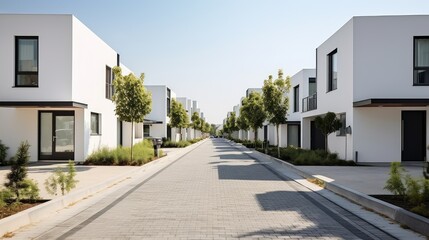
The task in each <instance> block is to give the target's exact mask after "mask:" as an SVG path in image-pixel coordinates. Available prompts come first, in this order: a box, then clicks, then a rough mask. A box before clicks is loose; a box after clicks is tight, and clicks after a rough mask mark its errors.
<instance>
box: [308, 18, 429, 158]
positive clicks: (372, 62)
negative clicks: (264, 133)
mask: <svg viewBox="0 0 429 240" xmlns="http://www.w3.org/2000/svg"><path fill="white" fill-rule="evenodd" d="M428 27H429V16H376V17H354V18H352V19H351V20H350V21H349V22H347V23H346V24H345V25H344V26H343V27H342V28H340V29H339V30H338V31H337V32H336V33H335V34H334V35H332V36H331V37H330V38H329V39H328V40H326V41H325V42H324V43H323V44H322V45H320V46H319V47H318V48H317V109H315V110H312V111H308V112H304V113H302V116H303V118H304V119H303V125H302V128H303V129H309V128H310V127H309V125H310V121H311V119H312V118H313V117H315V116H317V115H322V114H325V113H326V112H328V111H330V112H334V113H336V114H338V115H340V114H345V115H346V126H350V128H351V134H347V135H346V136H336V134H335V133H333V134H331V135H330V136H329V139H328V143H329V149H330V151H331V152H337V153H338V154H339V156H340V158H343V159H348V160H355V161H358V162H394V161H406V160H414V161H422V160H423V159H424V158H425V157H426V156H427V154H428V151H427V149H426V146H427V143H428V142H429V139H428V134H427V131H428V128H429V127H428V126H429V125H428V120H427V112H428V110H429V108H428V105H429V103H428V102H429V101H428V96H429V94H428V93H429V86H428V84H420V85H418V84H414V82H413V78H414V59H415V55H414V52H415V43H414V41H415V38H416V37H421V36H429V30H428V29H429V28H428ZM333 51H336V52H337V53H336V55H337V79H338V80H337V89H334V90H332V91H329V89H328V80H329V79H328V78H329V72H328V71H329V63H328V61H329V55H330V53H332V52H333ZM424 54H426V57H428V56H429V51H428V50H426V52H425V50H424V49H423V53H422V55H424ZM410 111H419V112H420V113H421V116H423V117H424V120H421V121H420V120H418V121H417V122H416V124H414V123H411V124H408V121H415V120H406V119H405V118H406V116H408V115H409V114H410ZM420 113H419V114H420ZM404 121H405V122H404ZM420 122H423V125H422V124H421V123H420ZM409 125H411V126H412V125H419V126H420V125H422V126H421V130H418V131H420V132H421V133H422V134H423V135H422V136H420V134H419V133H417V134H416V135H414V136H411V137H408V135H409V134H413V133H412V132H410V131H412V130H408V129H409V127H408V126H409ZM303 137H304V144H303V145H304V147H310V146H309V145H310V131H306V132H304V134H303ZM420 137H422V138H423V141H418V140H417V139H418V138H420ZM413 138H414V140H412V139H413ZM413 141H416V142H413ZM413 145H418V147H417V149H416V150H412V149H411V150H410V148H409V147H408V146H413ZM413 151H418V152H421V153H422V154H421V155H420V156H415V155H413V154H412V152H413Z"/></svg>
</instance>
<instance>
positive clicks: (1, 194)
mask: <svg viewBox="0 0 429 240" xmlns="http://www.w3.org/2000/svg"><path fill="white" fill-rule="evenodd" d="M12 199H13V193H12V191H10V189H8V188H3V189H1V190H0V208H2V207H5V206H6V205H7V203H8V202H10V201H11V200H12Z"/></svg>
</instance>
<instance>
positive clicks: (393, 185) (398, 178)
mask: <svg viewBox="0 0 429 240" xmlns="http://www.w3.org/2000/svg"><path fill="white" fill-rule="evenodd" d="M403 172H404V169H403V168H402V167H401V163H399V162H392V163H391V164H390V173H389V179H387V181H386V185H385V186H384V189H386V190H388V191H390V192H391V193H393V194H394V195H401V196H404V195H405V186H404V183H403V182H402V173H403Z"/></svg>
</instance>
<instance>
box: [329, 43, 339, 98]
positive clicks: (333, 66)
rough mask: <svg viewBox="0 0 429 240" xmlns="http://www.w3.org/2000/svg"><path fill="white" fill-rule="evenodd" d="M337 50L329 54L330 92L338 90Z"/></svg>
mask: <svg viewBox="0 0 429 240" xmlns="http://www.w3.org/2000/svg"><path fill="white" fill-rule="evenodd" d="M337 64H338V62H337V49H335V50H334V51H332V52H331V53H329V54H328V92H330V91H333V90H335V89H337V74H338V69H337Z"/></svg>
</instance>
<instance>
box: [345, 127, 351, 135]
mask: <svg viewBox="0 0 429 240" xmlns="http://www.w3.org/2000/svg"><path fill="white" fill-rule="evenodd" d="M346 134H352V127H351V126H350V125H349V126H348V127H346Z"/></svg>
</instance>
